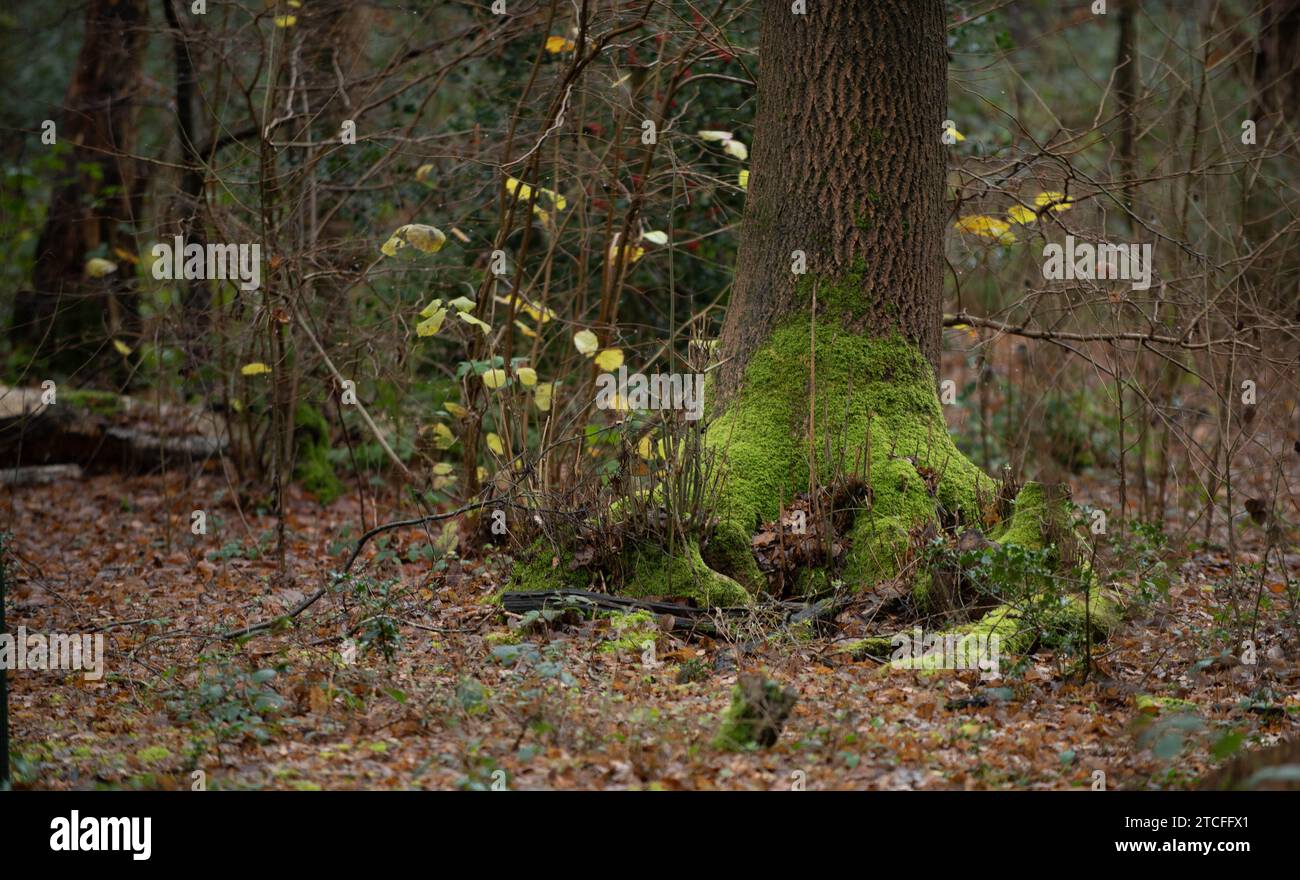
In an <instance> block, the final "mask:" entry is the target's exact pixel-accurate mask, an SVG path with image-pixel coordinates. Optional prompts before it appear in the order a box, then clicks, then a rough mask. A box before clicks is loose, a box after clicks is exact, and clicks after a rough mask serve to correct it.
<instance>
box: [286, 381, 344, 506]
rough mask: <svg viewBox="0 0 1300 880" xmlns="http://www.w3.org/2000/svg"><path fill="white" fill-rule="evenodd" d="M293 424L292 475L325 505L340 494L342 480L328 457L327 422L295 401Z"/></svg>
mask: <svg viewBox="0 0 1300 880" xmlns="http://www.w3.org/2000/svg"><path fill="white" fill-rule="evenodd" d="M293 423H294V427H295V429H296V431H295V436H296V437H297V443H298V450H297V460H296V464H295V465H294V476H295V477H296V478H297V479H298V481H299V482H300V483H302V485H303V488H304V489H306V490H307V491H308V492H311V493H312V494H313V495H315V496H316V499H317V500H318V501H320V503H321V504H329V503H330V502H331V501H333V500H334V499H335V498H337V497H339V495H341V494H343V483H342V482H341V481H340V480H339V478H338V476H337V475H336V474H335V473H334V465H332V464H331V463H330V460H329V449H330V430H329V423H328V422H326V421H325V416H323V415H322V414H321V412H320V410H318V409H316V408H315V407H313V406H311V405H310V404H308V403H307V402H306V401H299V403H298V408H297V410H295V412H294V419H293Z"/></svg>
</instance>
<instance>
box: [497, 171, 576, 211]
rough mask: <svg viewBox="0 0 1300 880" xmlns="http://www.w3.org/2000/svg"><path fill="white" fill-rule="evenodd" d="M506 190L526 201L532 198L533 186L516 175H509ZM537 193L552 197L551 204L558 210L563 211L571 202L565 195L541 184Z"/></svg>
mask: <svg viewBox="0 0 1300 880" xmlns="http://www.w3.org/2000/svg"><path fill="white" fill-rule="evenodd" d="M506 192H508V193H510V194H511V195H517V196H518V198H519V201H521V202H526V201H528V200H529V199H531V198H532V195H533V188H532V187H531V186H529V185H528V184H526V183H524V182H523V181H522V180H519V179H517V178H514V177H507V178H506ZM537 194H538V195H539V196H545V197H546V198H548V199H550V201H551V206H552V207H553V208H555V210H557V211H563V210H564V209H565V208H566V207H568V204H569V203H568V202H567V201H566V200H565V198H564V196H562V195H560V194H559V193H557V192H556V191H555V190H551V189H546V188H544V187H540V186H539V187H538V188H537ZM539 200H540V199H539Z"/></svg>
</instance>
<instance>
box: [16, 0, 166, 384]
mask: <svg viewBox="0 0 1300 880" xmlns="http://www.w3.org/2000/svg"><path fill="white" fill-rule="evenodd" d="M147 21H148V6H147V3H146V2H145V0H92V2H90V3H89V4H88V5H87V9H86V26H85V37H84V38H83V42H82V45H81V51H80V54H78V56H77V63H76V67H75V68H74V70H73V74H72V81H71V82H70V83H69V84H68V90H67V93H66V96H65V98H64V102H63V106H64V113H63V118H62V119H59V120H57V122H58V128H57V135H58V142H59V143H64V144H72V145H74V146H73V149H72V150H71V151H70V152H69V153H68V157H67V162H66V163H65V167H66V171H67V173H66V178H67V179H68V182H67V183H65V184H63V185H61V186H58V187H57V188H56V189H55V190H54V193H53V196H52V197H51V201H50V209H49V213H48V215H47V216H46V219H45V227H44V229H42V231H41V236H40V239H39V241H38V242H37V249H36V265H35V269H34V271H33V273H32V287H33V289H32V290H31V291H25V292H24V293H23V294H22V295H20V296H19V297H18V298H17V300H16V301H15V304H14V324H13V337H14V339H15V341H16V342H20V343H24V344H26V345H29V346H31V347H33V348H36V347H42V348H43V349H44V350H45V351H46V352H47V353H48V352H51V351H57V353H58V355H59V356H60V358H59V359H60V360H62V361H63V362H64V363H66V364H67V365H68V366H71V367H76V366H80V365H81V359H82V357H84V354H85V350H84V349H83V350H81V351H78V349H77V343H78V342H80V341H82V340H80V339H79V337H83V336H89V335H90V334H92V333H96V332H98V333H99V334H101V338H100V339H99V340H98V341H99V342H102V335H103V334H107V333H117V332H119V329H120V328H121V327H122V326H123V325H130V324H132V323H133V322H134V318H135V309H134V303H133V302H131V301H130V300H129V299H128V297H129V294H130V280H129V277H128V276H129V275H130V272H129V266H128V265H126V261H125V260H123V259H121V258H120V257H119V256H115V255H114V253H113V251H114V249H115V248H122V249H123V250H125V251H129V252H135V250H136V246H135V241H134V236H133V235H132V234H131V233H130V231H129V230H130V229H131V228H132V227H133V226H134V224H135V220H136V217H135V214H136V211H135V205H134V204H133V198H132V197H133V194H135V193H136V192H137V187H136V184H137V182H138V181H137V177H138V175H137V174H136V173H135V167H134V166H135V160H134V159H133V158H132V153H133V152H134V149H135V142H136V131H137V128H138V126H137V125H136V117H137V115H138V112H137V111H138V109H139V101H138V95H137V92H138V90H139V86H140V73H141V66H142V63H143V60H144V47H145V43H146V42H147V39H148V34H147V32H146V30H145V25H146V23H147ZM101 245H107V254H106V256H107V257H108V258H109V259H111V260H113V261H115V262H117V263H118V264H119V269H118V271H117V272H116V273H115V274H113V275H110V276H108V277H107V278H102V279H93V280H89V281H88V280H87V279H86V278H85V277H84V267H85V262H86V255H87V254H88V253H89V252H92V251H94V250H95V249H96V248H98V247H100V246H101ZM78 299H84V300H86V302H84V303H83V302H78V301H77V300H78ZM94 299H99V300H100V302H98V303H95V302H93V300H94ZM96 323H98V324H99V325H100V326H98V327H96V326H95V324H96ZM104 324H107V326H106V327H105V326H103V325H104Z"/></svg>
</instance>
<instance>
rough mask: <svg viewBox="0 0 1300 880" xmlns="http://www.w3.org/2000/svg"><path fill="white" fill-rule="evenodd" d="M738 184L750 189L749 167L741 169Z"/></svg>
mask: <svg viewBox="0 0 1300 880" xmlns="http://www.w3.org/2000/svg"><path fill="white" fill-rule="evenodd" d="M736 185H737V186H739V187H740V188H741V189H744V190H747V189H749V169H748V168H742V169H740V173H739V174H737V175H736Z"/></svg>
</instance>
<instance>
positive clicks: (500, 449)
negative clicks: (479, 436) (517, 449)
mask: <svg viewBox="0 0 1300 880" xmlns="http://www.w3.org/2000/svg"><path fill="white" fill-rule="evenodd" d="M484 439H485V440H486V441H487V448H488V449H491V450H492V451H493V452H495V453H496V454H497V455H505V454H506V448H505V447H504V446H502V445H501V438H500V437H498V436H497V435H496V434H492V433H489V434H488V435H487V437H485V438H484Z"/></svg>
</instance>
